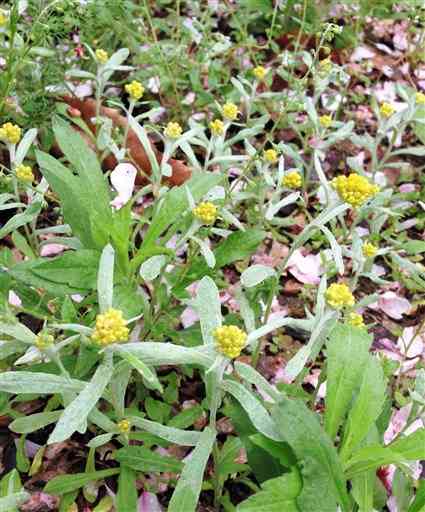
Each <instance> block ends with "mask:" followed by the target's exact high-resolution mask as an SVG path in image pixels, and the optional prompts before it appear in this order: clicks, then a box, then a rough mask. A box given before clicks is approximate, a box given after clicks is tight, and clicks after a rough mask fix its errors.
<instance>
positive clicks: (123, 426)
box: [118, 420, 131, 434]
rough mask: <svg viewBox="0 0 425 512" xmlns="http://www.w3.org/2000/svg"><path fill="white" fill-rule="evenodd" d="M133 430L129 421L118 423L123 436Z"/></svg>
mask: <svg viewBox="0 0 425 512" xmlns="http://www.w3.org/2000/svg"><path fill="white" fill-rule="evenodd" d="M130 429H131V423H130V422H129V420H121V421H119V422H118V430H119V431H120V432H121V434H128V433H129V432H130Z"/></svg>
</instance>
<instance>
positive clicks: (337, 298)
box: [325, 283, 354, 309]
mask: <svg viewBox="0 0 425 512" xmlns="http://www.w3.org/2000/svg"><path fill="white" fill-rule="evenodd" d="M325 295H326V301H327V303H328V304H329V306H331V307H333V308H335V309H342V308H343V307H345V306H354V297H353V294H352V293H351V291H350V288H348V286H347V285H346V284H344V283H341V284H338V283H332V284H331V285H330V286H329V288H328V289H327V290H326V293H325Z"/></svg>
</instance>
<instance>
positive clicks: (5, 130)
mask: <svg viewBox="0 0 425 512" xmlns="http://www.w3.org/2000/svg"><path fill="white" fill-rule="evenodd" d="M0 139H1V140H4V141H5V142H8V143H9V144H17V143H18V142H19V141H20V140H21V129H20V128H19V126H18V125H16V124H12V123H4V125H3V126H2V127H1V128H0Z"/></svg>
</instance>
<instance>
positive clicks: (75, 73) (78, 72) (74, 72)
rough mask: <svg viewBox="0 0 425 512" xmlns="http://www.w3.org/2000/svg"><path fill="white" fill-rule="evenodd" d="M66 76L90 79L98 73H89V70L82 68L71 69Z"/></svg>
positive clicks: (93, 78)
mask: <svg viewBox="0 0 425 512" xmlns="http://www.w3.org/2000/svg"><path fill="white" fill-rule="evenodd" d="M66 76H67V77H70V78H71V77H73V78H88V79H90V80H95V79H96V75H94V74H93V73H89V72H88V71H83V70H82V69H70V70H68V71H67V72H66Z"/></svg>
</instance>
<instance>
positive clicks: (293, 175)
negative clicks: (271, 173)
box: [282, 171, 303, 189]
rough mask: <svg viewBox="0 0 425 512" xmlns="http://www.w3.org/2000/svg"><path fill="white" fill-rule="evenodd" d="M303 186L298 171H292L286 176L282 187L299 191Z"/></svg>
mask: <svg viewBox="0 0 425 512" xmlns="http://www.w3.org/2000/svg"><path fill="white" fill-rule="evenodd" d="M302 184H303V179H302V178H301V174H300V173H299V172H298V171H290V172H288V173H286V174H285V176H284V177H283V180H282V185H283V186H284V187H287V188H292V189H297V188H300V187H301V185H302Z"/></svg>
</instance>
